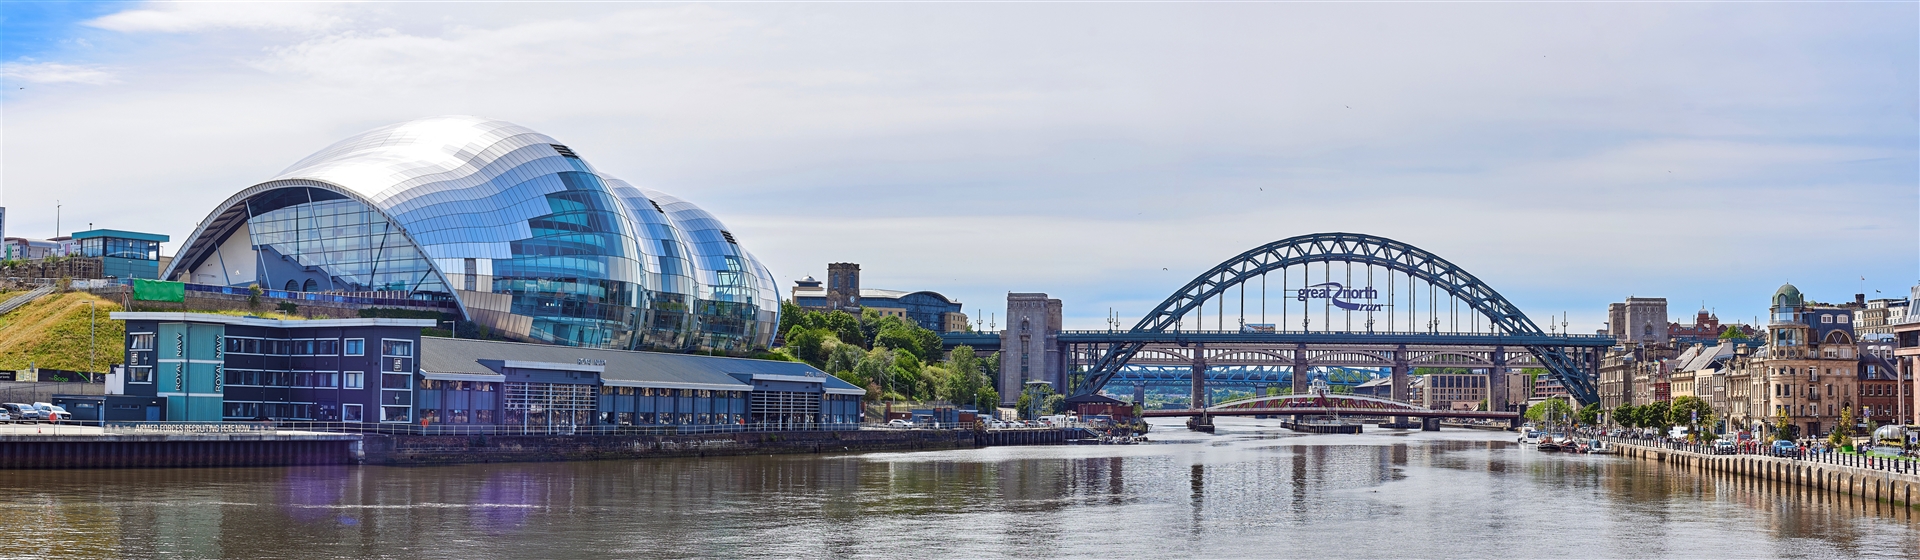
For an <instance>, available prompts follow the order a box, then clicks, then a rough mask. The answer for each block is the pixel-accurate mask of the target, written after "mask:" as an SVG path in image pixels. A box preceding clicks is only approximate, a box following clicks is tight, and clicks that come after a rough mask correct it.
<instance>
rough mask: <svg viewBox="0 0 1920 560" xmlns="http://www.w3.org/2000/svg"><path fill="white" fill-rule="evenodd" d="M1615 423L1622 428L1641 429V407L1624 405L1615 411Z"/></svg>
mask: <svg viewBox="0 0 1920 560" xmlns="http://www.w3.org/2000/svg"><path fill="white" fill-rule="evenodd" d="M1613 423H1615V424H1619V425H1620V427H1622V428H1638V427H1640V407H1637V406H1633V405H1631V404H1623V405H1620V406H1619V407H1617V408H1614V409H1613Z"/></svg>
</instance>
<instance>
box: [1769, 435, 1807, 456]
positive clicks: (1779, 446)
mask: <svg viewBox="0 0 1920 560" xmlns="http://www.w3.org/2000/svg"><path fill="white" fill-rule="evenodd" d="M1772 452H1773V456H1775V457H1799V456H1800V446H1798V445H1794V443H1793V442H1791V441H1787V440H1784V439H1783V440H1779V441H1775V442H1773V450H1772Z"/></svg>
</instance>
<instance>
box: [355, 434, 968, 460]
mask: <svg viewBox="0 0 1920 560" xmlns="http://www.w3.org/2000/svg"><path fill="white" fill-rule="evenodd" d="M366 438H367V439H366V448H367V459H366V462H367V463H368V464H376V465H441V464H455V463H505V462H527V461H588V460H602V459H645V458H653V457H712V456H722V455H773V454H789V453H834V452H855V451H917V450H930V449H957V448H971V447H976V446H977V445H978V444H977V443H976V442H975V438H974V434H973V433H972V432H959V431H946V430H857V431H840V432H738V433H716V434H703V435H592V436H519V435H508V436H500V435H493V436H477V435H476V436H428V435H376V434H369V435H367V436H366Z"/></svg>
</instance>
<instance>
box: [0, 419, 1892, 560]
mask: <svg viewBox="0 0 1920 560" xmlns="http://www.w3.org/2000/svg"><path fill="white" fill-rule="evenodd" d="M1154 437H1155V438H1156V439H1158V440H1161V441H1158V442H1156V443H1154V444H1152V445H1142V446H1110V447H1100V446H1069V447H1007V448H994V449H983V450H962V451H941V452H923V453H878V454H850V455H837V456H771V457H735V458H706V459H668V460H651V461H624V462H594V463H551V464H505V465H468V466H455V467H435V468H377V467H368V468H355V467H298V468H279V469H270V468H261V469H222V470H205V469H173V470H149V471H14V472H7V473H4V474H5V475H6V476H7V480H8V481H9V483H8V484H7V485H5V486H4V487H0V500H4V503H8V504H11V505H14V506H16V507H14V508H8V509H7V510H6V511H5V512H4V513H0V531H4V534H7V535H8V536H9V540H12V541H14V542H15V543H18V545H19V546H17V547H14V548H10V549H9V552H8V553H9V554H11V553H15V552H17V553H20V554H36V553H56V554H64V555H71V556H85V557H116V556H117V557H145V556H165V555H178V556H186V557H247V558H287V557H301V558H305V557H314V556H321V557H372V556H421V557H468V558H471V557H501V556H506V555H510V554H512V555H522V556H525V555H532V556H535V557H542V558H545V557H567V556H579V557H766V558H772V557H779V558H788V557H821V556H834V557H862V556H865V557H901V556H941V557H944V556H988V557H992V556H1038V557H1046V556H1115V557H1138V556H1273V555H1276V554H1278V555H1284V556H1323V557H1376V556H1508V557H1511V556H1520V557H1533V556H1581V557H1594V556H1601V557H1625V556H1633V557H1643V556H1668V557H1700V556H1729V555H1731V556H1760V557H1768V556H1811V557H1875V556H1882V557H1907V556H1909V555H1910V554H1911V551H1913V550H1920V537H1916V535H1920V531H1916V530H1915V529H1916V528H1920V525H1916V523H1915V521H1914V520H1913V517H1914V513H1915V512H1914V511H1912V510H1910V509H1905V508H1893V507H1891V506H1888V505H1886V504H1878V503H1874V502H1868V501H1865V500H1860V499H1857V498H1850V497H1844V496H1836V495H1832V494H1826V493H1814V492H1808V491H1806V490H1805V489H1802V488H1799V487H1792V486H1781V485H1778V484H1777V483H1767V482H1763V481H1756V480H1753V479H1749V478H1735V477H1729V476H1726V475H1716V474H1703V473H1699V472H1692V471H1683V470H1676V469H1673V468H1671V467H1668V466H1665V465H1659V464H1654V463H1647V462H1643V461H1635V460H1629V459H1623V458H1619V457H1603V456H1575V455H1557V454H1541V453H1538V452H1536V451H1533V450H1531V449H1527V448H1523V447H1521V446H1518V445H1515V444H1514V443H1513V441H1512V439H1511V438H1510V436H1509V435H1507V434H1500V433H1488V432H1454V431H1448V432H1440V433H1420V432H1413V433H1405V432H1401V433H1386V434H1371V433H1370V434H1362V435H1316V436H1301V435H1293V434H1289V433H1285V432H1281V431H1278V430H1277V429H1273V428H1271V427H1262V425H1261V423H1259V422H1255V421H1236V420H1231V419H1229V420H1225V421H1223V422H1222V423H1221V432H1220V433H1219V434H1215V435H1205V434H1192V433H1188V432H1184V431H1183V430H1180V429H1178V428H1177V427H1168V428H1164V429H1162V430H1160V431H1157V432H1155V434H1154ZM1529 535H1550V536H1552V537H1553V538H1520V537H1521V536H1529ZM1303 537H1306V538H1303Z"/></svg>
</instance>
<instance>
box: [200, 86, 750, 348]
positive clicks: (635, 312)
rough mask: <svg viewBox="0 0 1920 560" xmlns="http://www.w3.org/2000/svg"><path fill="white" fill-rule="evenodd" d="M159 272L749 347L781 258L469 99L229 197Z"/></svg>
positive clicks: (637, 336)
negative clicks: (464, 106) (768, 256)
mask: <svg viewBox="0 0 1920 560" xmlns="http://www.w3.org/2000/svg"><path fill="white" fill-rule="evenodd" d="M164 277H165V278H168V279H171V280H178V281H183V282H190V283H196V284H212V285H220V286H247V285H252V284H259V285H260V286H262V287H263V288H268V289H283V290H288V291H301V292H331V293H344V294H353V295H362V296H371V297H386V298H404V299H414V300H430V301H452V302H455V303H456V304H457V305H458V307H459V309H460V310H461V312H462V313H463V314H464V315H465V316H466V317H467V318H468V319H469V320H471V321H473V322H475V323H478V324H480V325H484V326H486V327H488V328H490V329H491V330H492V331H493V332H496V333H500V334H503V335H506V336H508V337H511V338H518V339H522V340H530V341H537V342H547V343H553V344H564V345H570V346H586V347H595V348H617V349H636V350H639V349H645V350H664V351H721V352H727V353H735V354H738V353H746V352H750V351H753V350H757V349H764V348H766V347H767V345H768V343H769V342H770V341H771V340H772V338H773V331H774V328H775V325H777V324H779V322H778V317H777V316H776V314H777V313H778V312H779V308H780V306H779V293H778V289H779V288H778V287H777V286H776V285H775V283H774V280H773V275H772V274H771V273H770V272H768V271H767V268H766V267H765V266H764V265H762V264H760V261H759V260H758V259H755V258H754V257H753V255H752V254H751V253H749V252H747V250H746V249H745V248H744V247H741V246H740V241H739V239H737V238H736V237H735V236H734V234H733V233H732V232H731V231H729V230H728V229H727V227H726V225H725V224H722V223H721V222H720V220H718V219H717V218H715V217H714V216H713V215H712V214H709V213H707V212H706V211H705V210H701V209H700V208H699V207H697V206H694V205H693V204H692V203H689V202H686V201H684V200H681V199H678V198H675V197H672V196H669V195H667V194H664V193H660V192H657V191H653V190H648V189H642V188H637V187H634V186H633V185H630V184H628V183H626V182H625V181H621V180H619V179H617V178H614V177H611V176H609V175H607V174H605V173H602V172H600V171H598V170H596V169H594V168H593V166H592V165H590V164H588V163H587V161H586V160H585V159H582V158H581V157H580V155H579V154H577V153H575V152H574V151H573V150H572V149H570V148H568V147H567V146H565V145H563V144H561V143H559V142H558V141H555V140H554V139H553V138H551V137H548V136H546V135H544V134H540V133H538V132H534V131H532V130H529V129H527V128H524V127H520V126H518V125H514V124H512V123H507V122H502V121H495V120H488V119H482V118H476V117H466V116H447V117H432V118H426V119H420V120H416V121H409V122H404V123H400V124H395V125H390V126H385V127H381V128H378V129H374V130H371V131H368V132H365V133H362V134H360V135H357V136H354V137H352V138H348V139H346V140H342V141H340V142H338V143H336V144H334V145H332V146H328V147H327V148H326V149H324V150H321V151H319V152H318V153H315V154H313V155H311V156H307V158H306V159H303V160H300V161H299V162H298V163H295V164H293V166H292V167H289V168H287V170H286V171H283V172H281V173H280V175H279V176H276V177H274V178H272V179H269V180H267V181H265V182H262V183H259V184H256V185H253V186H251V187H248V188H247V189H245V190H242V191H240V192H239V193H238V194H235V195H233V196H232V197H230V198H228V199H227V200H226V202H224V203H222V204H221V205H220V207H219V208H216V209H214V211H213V213H212V214H210V215H209V216H208V217H207V219H206V220H204V221H202V222H201V223H200V226H199V228H197V229H196V230H195V231H194V233H193V235H192V236H190V237H188V238H187V240H186V241H185V242H184V243H183V244H182V248H181V249H180V252H179V254H178V255H177V256H176V258H175V259H174V261H173V263H172V265H171V266H170V267H169V269H168V270H167V271H166V272H165V274H164Z"/></svg>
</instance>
